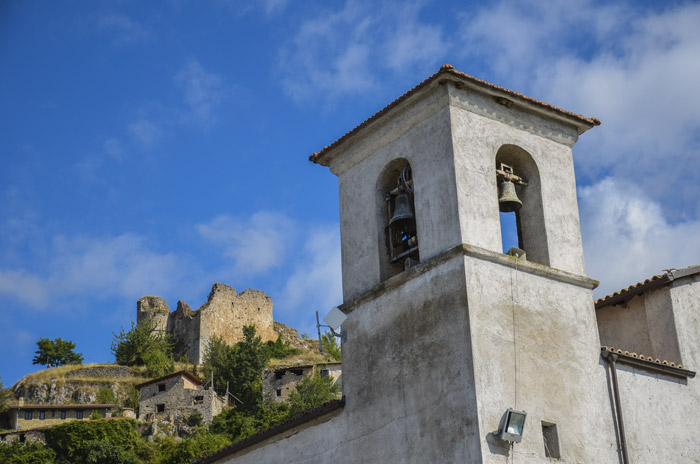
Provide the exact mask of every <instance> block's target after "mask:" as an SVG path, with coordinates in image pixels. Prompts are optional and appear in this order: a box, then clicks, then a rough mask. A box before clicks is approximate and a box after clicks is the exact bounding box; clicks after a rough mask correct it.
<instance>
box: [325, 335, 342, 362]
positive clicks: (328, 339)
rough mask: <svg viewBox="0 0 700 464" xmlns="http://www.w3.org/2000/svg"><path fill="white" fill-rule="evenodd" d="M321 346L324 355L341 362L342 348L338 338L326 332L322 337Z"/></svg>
mask: <svg viewBox="0 0 700 464" xmlns="http://www.w3.org/2000/svg"><path fill="white" fill-rule="evenodd" d="M321 346H322V347H323V353H324V354H326V355H328V356H330V357H331V358H333V359H334V360H336V361H340V358H341V354H340V346H339V345H338V341H337V340H336V337H335V336H333V335H331V334H330V332H326V333H324V334H323V335H321Z"/></svg>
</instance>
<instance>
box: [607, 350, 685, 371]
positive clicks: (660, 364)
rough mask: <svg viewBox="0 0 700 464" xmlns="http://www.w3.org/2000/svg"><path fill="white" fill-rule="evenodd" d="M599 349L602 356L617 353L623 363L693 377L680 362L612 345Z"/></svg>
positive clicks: (618, 358)
mask: <svg viewBox="0 0 700 464" xmlns="http://www.w3.org/2000/svg"><path fill="white" fill-rule="evenodd" d="M600 351H601V352H602V354H603V357H607V356H609V355H610V354H611V353H612V354H615V355H617V360H618V361H619V362H622V363H625V364H632V365H634V366H638V367H641V368H644V369H650V370H653V371H657V372H662V373H664V374H668V375H672V376H675V377H685V378H693V377H695V372H693V371H691V370H688V369H686V368H685V367H683V366H682V365H681V364H680V363H678V364H677V363H674V362H672V361H666V360H665V359H654V358H652V357H651V356H644V355H643V354H637V353H632V352H629V351H625V350H620V349H618V348H615V347H612V346H601V347H600Z"/></svg>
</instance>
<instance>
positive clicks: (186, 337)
mask: <svg viewBox="0 0 700 464" xmlns="http://www.w3.org/2000/svg"><path fill="white" fill-rule="evenodd" d="M146 320H151V321H154V322H155V324H156V327H157V328H158V329H159V330H163V331H166V332H167V333H169V334H170V336H171V337H172V340H173V342H174V343H175V347H174V350H173V354H174V356H175V359H180V358H182V357H185V356H186V357H187V358H188V359H189V362H191V363H196V364H201V363H202V362H203V360H204V352H205V350H206V347H207V344H208V343H209V340H210V339H211V338H212V337H221V338H222V339H223V341H224V342H226V343H228V344H230V345H233V344H235V343H237V342H239V341H241V340H242V339H243V326H245V325H255V329H256V333H257V335H259V336H260V337H261V338H262V340H263V342H266V341H269V340H272V341H274V340H277V337H278V335H279V334H281V335H282V339H283V340H284V341H285V342H288V343H289V344H290V345H292V346H299V345H300V344H301V340H300V339H299V334H298V332H297V331H296V330H295V329H292V328H290V327H287V326H286V325H284V324H282V323H280V322H275V321H274V320H273V319H272V299H271V298H270V297H269V296H267V295H266V294H265V292H263V291H260V290H253V289H248V290H244V291H243V292H241V293H238V292H237V291H236V290H235V289H234V288H232V287H229V286H228V285H226V284H222V283H216V284H214V285H213V286H212V288H211V293H209V298H208V299H207V302H206V303H204V304H203V305H202V306H200V308H199V309H198V310H196V311H193V310H192V309H191V308H190V306H189V305H188V304H187V303H185V302H184V301H182V300H180V301H178V302H177V309H175V311H172V312H171V311H170V308H169V307H168V303H166V302H165V300H164V299H163V298H160V297H158V296H144V297H142V298H140V299H139V300H138V301H137V302H136V323H137V324H141V323H142V322H144V321H146Z"/></svg>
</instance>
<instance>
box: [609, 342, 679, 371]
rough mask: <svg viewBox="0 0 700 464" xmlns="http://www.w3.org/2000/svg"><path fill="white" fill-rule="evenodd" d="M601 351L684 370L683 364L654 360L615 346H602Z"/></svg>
mask: <svg viewBox="0 0 700 464" xmlns="http://www.w3.org/2000/svg"><path fill="white" fill-rule="evenodd" d="M601 349H603V350H605V351H610V352H611V353H617V354H624V355H625V356H632V357H633V358H637V359H641V360H642V361H649V362H653V363H656V364H663V365H664V366H671V367H677V368H678V369H683V366H682V365H681V364H676V363H674V362H671V361H666V360H665V359H654V358H652V357H651V356H644V355H643V354H637V353H630V352H629V351H625V350H620V349H617V348H615V347H614V346H601Z"/></svg>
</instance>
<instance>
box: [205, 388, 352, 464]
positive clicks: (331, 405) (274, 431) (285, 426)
mask: <svg viewBox="0 0 700 464" xmlns="http://www.w3.org/2000/svg"><path fill="white" fill-rule="evenodd" d="M344 406H345V397H343V398H341V399H339V400H332V401H329V402H327V403H325V404H322V405H321V406H319V407H317V408H315V409H312V410H310V411H306V412H303V413H301V414H298V415H296V416H294V417H292V418H290V419H287V420H286V421H284V422H280V423H278V424H275V425H273V426H272V427H269V428H267V429H265V430H262V431H260V432H258V433H256V434H255V435H251V436H249V437H248V438H244V439H243V440H240V441H237V442H236V443H234V444H232V445H230V446H227V447H226V448H223V449H221V450H219V451H217V452H216V453H214V454H211V455H209V456H206V457H204V458H202V459H199V460H196V461H193V462H194V463H196V464H211V463H214V462H216V461H218V460H219V459H222V458H225V457H226V456H231V455H233V454H235V453H238V452H239V451H242V450H244V449H246V448H248V447H251V446H254V445H257V444H258V443H261V442H263V441H265V440H267V439H269V438H272V437H274V436H275V435H279V434H281V433H284V432H286V431H288V430H291V429H293V428H295V427H298V426H300V425H303V424H305V423H307V422H310V421H312V420H314V419H318V418H319V417H322V416H325V415H326V414H329V413H331V412H333V411H337V410H339V409H342V408H343V407H344Z"/></svg>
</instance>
